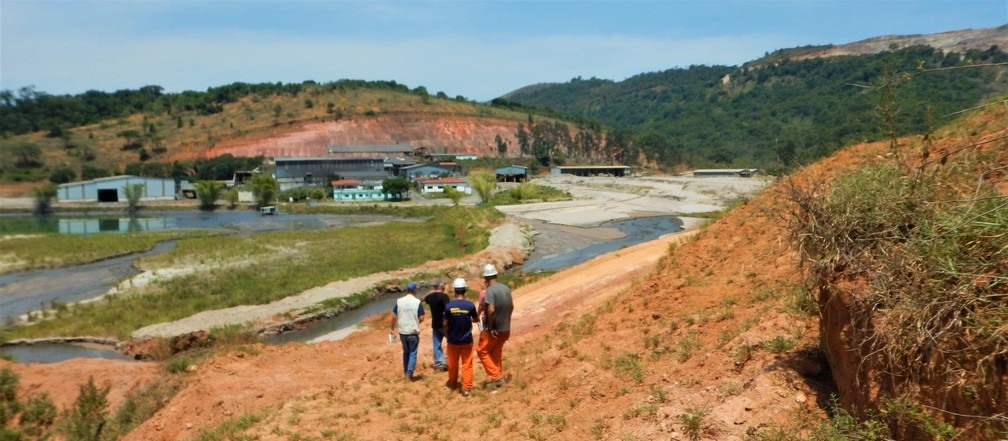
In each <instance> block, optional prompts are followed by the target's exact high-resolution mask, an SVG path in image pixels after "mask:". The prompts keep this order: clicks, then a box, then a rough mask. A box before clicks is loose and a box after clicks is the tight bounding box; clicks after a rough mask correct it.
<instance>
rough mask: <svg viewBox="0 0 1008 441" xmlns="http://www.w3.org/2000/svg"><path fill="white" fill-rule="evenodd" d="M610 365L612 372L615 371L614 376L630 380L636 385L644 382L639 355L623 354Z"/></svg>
mask: <svg viewBox="0 0 1008 441" xmlns="http://www.w3.org/2000/svg"><path fill="white" fill-rule="evenodd" d="M611 365H612V368H613V370H615V371H616V375H618V376H620V377H625V378H630V379H631V380H633V381H634V383H637V384H641V383H643V382H644V367H643V365H641V357H640V355H637V354H634V353H630V352H624V353H623V354H622V355H620V356H619V357H616V359H615V360H613V361H612V364H611Z"/></svg>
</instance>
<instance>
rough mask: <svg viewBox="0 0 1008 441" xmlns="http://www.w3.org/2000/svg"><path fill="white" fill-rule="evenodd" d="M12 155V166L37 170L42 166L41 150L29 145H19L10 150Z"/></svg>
mask: <svg viewBox="0 0 1008 441" xmlns="http://www.w3.org/2000/svg"><path fill="white" fill-rule="evenodd" d="M11 151H12V152H13V153H14V158H15V160H14V165H16V166H18V167H25V168H38V167H41V166H42V149H41V148H39V146H37V145H35V144H31V143H27V142H25V143H21V144H17V145H15V146H14V148H12V149H11Z"/></svg>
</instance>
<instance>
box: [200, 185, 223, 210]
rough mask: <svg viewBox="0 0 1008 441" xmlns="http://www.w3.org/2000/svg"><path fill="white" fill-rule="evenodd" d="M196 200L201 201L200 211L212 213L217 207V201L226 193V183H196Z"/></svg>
mask: <svg viewBox="0 0 1008 441" xmlns="http://www.w3.org/2000/svg"><path fill="white" fill-rule="evenodd" d="M193 189H194V190H196V198H197V199H199V201H200V210H206V211H212V210H213V209H214V207H215V206H216V205H217V199H218V198H220V195H221V192H223V191H224V183H222V182H220V181H196V183H195V184H193Z"/></svg>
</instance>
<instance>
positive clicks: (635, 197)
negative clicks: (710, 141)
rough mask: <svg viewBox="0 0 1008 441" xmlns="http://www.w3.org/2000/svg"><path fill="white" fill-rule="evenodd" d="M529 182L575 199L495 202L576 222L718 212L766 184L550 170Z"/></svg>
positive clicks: (511, 210)
mask: <svg viewBox="0 0 1008 441" xmlns="http://www.w3.org/2000/svg"><path fill="white" fill-rule="evenodd" d="M533 182H535V183H538V184H542V185H548V186H550V187H555V188H559V189H561V190H565V191H567V192H569V193H570V194H571V195H572V196H573V197H574V200H572V201H562V202H549V203H539V204H526V205H511V206H503V207H498V209H499V210H500V211H502V212H504V213H506V214H508V215H510V216H514V217H518V218H523V219H536V220H540V221H544V222H548V223H551V224H558V225H568V226H577V227H591V226H597V225H599V224H602V223H604V222H608V221H613V220H620V219H628V218H632V217H637V216H642V215H659V214H661V215H675V216H689V215H690V214H697V213H706V212H712V211H717V210H720V209H721V208H723V207H724V206H725V205H726V204H727V203H728V202H730V201H732V200H735V199H738V198H745V197H751V196H752V195H753V194H754V193H756V192H759V191H760V190H762V189H763V188H765V187H766V186H767V185H769V184H770V182H771V181H770V180H769V178H762V177H753V178H738V177H693V176H650V177H622V178H617V177H590V178H582V177H577V176H572V175H549V176H545V177H542V178H537V179H535V180H534V181H533Z"/></svg>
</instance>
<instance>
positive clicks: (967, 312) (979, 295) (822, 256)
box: [788, 103, 1008, 439]
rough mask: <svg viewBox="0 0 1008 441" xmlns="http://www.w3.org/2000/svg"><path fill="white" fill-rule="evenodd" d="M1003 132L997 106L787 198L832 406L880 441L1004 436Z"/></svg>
mask: <svg viewBox="0 0 1008 441" xmlns="http://www.w3.org/2000/svg"><path fill="white" fill-rule="evenodd" d="M1006 119H1008V109H1006V108H1005V107H1004V106H1003V104H1001V103H998V104H997V105H995V106H992V107H991V108H990V109H989V110H988V111H986V112H984V113H983V114H981V116H974V117H973V118H971V120H967V121H969V125H967V126H963V125H955V126H952V127H949V128H947V129H945V130H943V131H942V133H940V134H938V135H932V134H929V135H928V136H926V137H924V138H923V139H922V140H918V141H915V142H912V143H910V145H904V146H900V145H896V146H895V147H894V148H891V149H890V151H889V152H888V155H887V159H885V160H882V161H878V162H877V163H875V164H871V165H868V166H866V167H864V168H860V169H856V170H852V171H847V172H844V173H842V174H840V175H839V176H837V177H836V178H835V179H833V180H830V181H827V180H824V179H823V178H822V177H819V178H813V179H810V180H807V181H802V182H798V181H792V183H791V185H790V186H789V188H788V196H789V200H790V203H791V206H790V207H791V208H790V211H789V219H790V227H791V236H792V238H793V240H794V242H795V244H796V247H797V249H799V250H800V251H801V256H802V259H803V262H804V265H805V267H806V268H807V269H808V271H807V274H808V280H807V285H808V286H814V287H817V290H818V291H817V292H816V295H817V297H818V299H819V303H820V311H821V312H822V316H823V317H822V324H821V328H822V329H823V332H822V334H823V346H824V347H826V348H830V352H828V353H827V356H828V357H829V358H830V361H831V366H832V368H833V370H834V372H835V376H837V377H836V378H837V382H838V388H839V390H840V393H841V399H842V403H843V404H845V405H848V406H852V407H854V408H855V410H856V412H857V414H858V415H861V416H863V417H864V416H872V417H874V418H876V419H878V420H880V421H883V422H884V423H885V425H884V430H882V431H880V432H879V436H880V437H884V436H892V437H895V438H898V439H911V438H912V439H948V438H949V437H951V436H952V435H953V434H956V430H952V429H951V426H953V425H954V426H956V427H958V429H959V430H958V431H959V432H961V433H958V435H956V436H958V437H960V438H962V439H990V438H991V437H993V436H994V434H997V433H1001V434H1003V433H1005V431H1006V430H1008V419H1006V415H1005V413H1004V411H1005V409H1004V403H1005V400H1006V399H1008V383H1006V381H1005V378H1006V377H1005V376H1006V375H1008V371H1006V370H1005V365H1004V360H1005V359H1006V357H1008V332H1006V331H1008V328H1006V325H1005V321H1004V318H1005V317H1006V316H1008V284H1006V283H1005V282H1006V280H1005V277H1004V275H1005V274H1008V196H1006V195H1005V193H1004V188H1005V187H1004V186H1005V184H1006V182H1008V181H1006V179H1005V173H1004V171H1003V170H1004V166H1005V164H1006V163H1008V154H1006V152H1008V133H1006V132H1005V128H1004V124H1003V122H1004V121H1005V120H1006ZM991 122H993V125H991V124H992V123H991ZM957 132H958V133H957ZM963 133H965V135H962V134H963ZM953 137H958V139H957V140H954V141H953V140H950V138H953ZM844 317H849V320H847V319H844ZM841 329H844V331H841ZM838 344H839V345H841V347H837V345H838Z"/></svg>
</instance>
